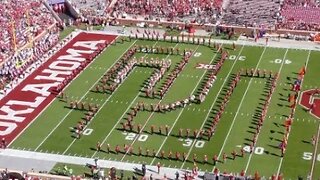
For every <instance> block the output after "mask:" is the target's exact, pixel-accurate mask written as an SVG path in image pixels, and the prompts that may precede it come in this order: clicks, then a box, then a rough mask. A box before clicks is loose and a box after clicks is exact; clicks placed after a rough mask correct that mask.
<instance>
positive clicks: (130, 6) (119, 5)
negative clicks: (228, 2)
mask: <svg viewBox="0 0 320 180" xmlns="http://www.w3.org/2000/svg"><path fill="white" fill-rule="evenodd" d="M222 2H223V0H130V1H127V0H118V1H117V2H116V3H115V5H114V7H113V11H112V13H111V16H112V17H117V18H121V17H130V18H134V19H138V18H143V19H148V20H160V19H163V20H167V21H182V22H185V21H189V22H197V23H199V24H204V23H215V22H216V21H217V20H218V18H219V17H220V16H221V12H222Z"/></svg>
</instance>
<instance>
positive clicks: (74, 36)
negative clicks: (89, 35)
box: [8, 32, 119, 146]
mask: <svg viewBox="0 0 320 180" xmlns="http://www.w3.org/2000/svg"><path fill="white" fill-rule="evenodd" d="M72 33H73V32H72ZM79 33H80V32H79ZM79 33H77V34H76V35H73V38H72V39H70V40H69V42H67V43H66V44H65V45H64V46H63V47H61V48H60V49H59V50H57V51H56V52H59V51H60V50H61V49H62V48H64V47H65V46H66V45H67V44H68V43H70V41H72V40H73V39H74V38H76V37H77V36H78V35H79ZM118 37H119V36H117V37H116V38H115V39H114V40H113V41H112V42H111V43H113V42H114V41H115V40H116V39H117V38H118ZM107 47H108V46H107ZM107 47H106V48H105V49H104V50H103V51H102V52H101V53H103V52H104V51H106V49H107ZM53 55H55V53H53V54H52V55H51V56H50V57H49V58H48V59H47V60H46V61H48V60H49V59H50V58H51V57H52V56H53ZM93 62H94V60H93V61H91V62H90V63H89V64H88V66H87V67H89V66H90V65H91V64H92V63H93ZM39 67H41V66H39ZM87 67H86V68H87ZM83 72H84V70H82V71H81V72H80V73H79V74H78V75H76V77H74V78H73V79H72V80H71V82H70V83H68V84H67V85H66V87H64V88H63V89H67V88H68V87H69V86H70V85H71V84H72V82H73V81H74V80H76V79H77V78H78V77H79V76H80V75H81V74H82V73H83ZM55 100H56V98H53V99H52V100H51V101H50V102H49V103H48V104H47V105H46V107H45V108H43V109H42V111H41V112H40V113H39V114H38V115H37V116H36V117H35V118H33V120H32V121H31V122H30V123H29V124H28V125H27V126H26V127H25V128H24V129H23V130H22V131H21V132H20V133H19V134H18V135H17V136H16V137H15V138H14V139H13V140H12V141H11V142H10V144H9V145H8V146H10V145H11V144H12V143H13V142H14V141H15V140H16V139H17V138H18V137H19V136H20V135H21V134H23V133H24V131H25V130H27V129H28V128H29V126H30V125H31V124H32V123H33V122H35V120H36V119H38V117H39V116H40V115H41V114H42V113H43V112H44V111H45V110H46V109H47V108H48V107H49V106H50V105H51V104H52V103H53V102H54V101H55Z"/></svg>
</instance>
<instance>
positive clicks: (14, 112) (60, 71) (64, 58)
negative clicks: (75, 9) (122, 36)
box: [0, 32, 116, 143]
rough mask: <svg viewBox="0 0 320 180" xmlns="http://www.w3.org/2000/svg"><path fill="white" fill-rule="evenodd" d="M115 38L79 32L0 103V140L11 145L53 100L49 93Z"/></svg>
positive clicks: (53, 96) (52, 95)
mask: <svg viewBox="0 0 320 180" xmlns="http://www.w3.org/2000/svg"><path fill="white" fill-rule="evenodd" d="M115 38H116V36H114V35H105V34H94V33H85V32H82V33H80V34H78V35H77V36H76V37H75V38H74V39H72V40H71V41H70V42H69V43H67V44H66V46H64V47H63V48H62V49H61V50H60V51H58V52H57V53H56V54H55V55H53V56H52V57H51V58H50V59H49V60H48V61H47V62H46V63H44V64H43V65H42V66H41V67H39V68H38V69H37V70H36V71H34V72H33V73H32V74H31V75H30V76H28V77H27V78H26V79H25V80H24V81H23V82H21V83H20V84H19V85H18V86H17V87H16V88H15V89H13V90H12V91H11V92H10V93H9V94H8V95H7V96H5V97H4V98H3V99H2V100H1V101H0V138H3V137H4V138H6V141H7V143H10V142H11V141H12V140H13V139H14V138H15V137H16V136H17V135H19V134H20V133H21V132H22V131H23V129H24V128H26V126H27V125H28V124H29V123H31V122H32V120H33V119H34V118H35V117H36V116H37V115H38V114H39V113H40V112H41V111H42V110H43V109H44V108H45V107H46V106H47V105H48V104H49V103H50V102H51V101H52V100H53V99H54V98H55V95H54V94H52V93H51V92H52V90H53V89H55V88H56V87H57V86H58V85H59V84H61V82H62V81H63V80H65V79H66V78H67V77H68V76H69V75H70V74H71V73H72V72H74V70H75V69H77V68H79V67H80V65H81V63H82V62H84V61H85V60H86V59H87V58H89V57H92V54H94V52H95V51H96V50H97V49H98V46H100V45H102V44H105V43H106V42H112V41H113V40H114V39H115Z"/></svg>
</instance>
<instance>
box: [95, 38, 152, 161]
mask: <svg viewBox="0 0 320 180" xmlns="http://www.w3.org/2000/svg"><path fill="white" fill-rule="evenodd" d="M157 43H158V41H157V42H156V43H155V44H154V45H153V47H154V46H155V45H156V44H157ZM147 55H148V53H146V54H145V55H144V56H143V57H146V56H147ZM142 89H143V88H142ZM142 89H141V90H142ZM140 94H141V92H140V91H139V93H138V94H137V95H136V97H134V99H133V100H132V101H131V103H130V104H129V106H128V107H127V109H126V110H125V111H124V112H123V114H122V115H121V117H120V118H119V119H118V121H117V122H116V123H115V124H114V126H113V127H112V129H111V130H110V131H109V133H108V135H107V136H106V137H105V138H104V139H103V140H102V142H101V146H102V145H103V144H104V143H105V142H106V141H107V139H108V138H109V136H110V135H111V133H112V132H113V131H114V129H115V128H116V127H117V126H118V125H119V123H120V121H121V120H122V119H123V117H124V116H125V115H126V113H127V112H128V110H129V109H130V108H131V106H132V105H133V103H134V102H135V101H136V100H137V98H138V97H139V95H140ZM97 152H98V151H96V152H94V153H93V155H92V156H91V157H92V158H93V157H95V155H96V154H97Z"/></svg>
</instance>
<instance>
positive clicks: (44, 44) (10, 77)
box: [0, 28, 59, 90]
mask: <svg viewBox="0 0 320 180" xmlns="http://www.w3.org/2000/svg"><path fill="white" fill-rule="evenodd" d="M58 40H59V30H58V29H57V28H54V29H52V30H50V31H49V32H48V33H46V34H44V35H43V36H42V37H41V38H39V39H37V40H35V41H33V43H32V46H28V47H26V48H24V49H22V50H19V51H17V52H15V54H14V55H13V56H11V57H9V58H8V59H6V61H5V62H3V63H2V65H1V66H0V90H3V89H4V88H5V87H6V86H7V85H8V84H11V83H14V81H17V80H18V79H17V78H23V76H24V74H25V73H26V69H27V68H29V67H30V66H31V65H33V64H34V63H36V62H39V61H41V60H42V59H43V55H44V54H46V53H47V52H48V51H49V50H50V49H51V48H52V47H53V46H54V45H56V44H57V42H58ZM11 85H12V84H11Z"/></svg>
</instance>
